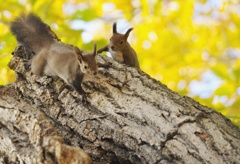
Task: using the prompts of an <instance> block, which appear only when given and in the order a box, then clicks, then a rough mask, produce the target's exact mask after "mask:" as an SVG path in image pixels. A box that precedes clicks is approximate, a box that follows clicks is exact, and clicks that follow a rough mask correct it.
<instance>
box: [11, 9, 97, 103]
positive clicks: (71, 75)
mask: <svg viewBox="0 0 240 164" xmlns="http://www.w3.org/2000/svg"><path fill="white" fill-rule="evenodd" d="M10 28H11V31H12V33H13V34H14V35H15V36H16V39H17V41H18V43H20V44H22V45H23V46H24V47H28V48H30V49H31V50H33V51H34V53H35V55H34V56H33V58H32V60H30V61H29V62H28V64H29V65H30V67H31V71H32V72H33V73H34V74H35V75H36V76H43V75H47V76H58V77H60V78H61V79H63V80H64V81H65V82H66V83H67V84H69V85H70V86H72V87H73V88H74V89H75V90H76V91H77V92H78V93H79V94H82V95H83V101H86V92H85V91H84V90H83V89H82V87H81V83H82V80H83V77H84V74H93V75H95V74H97V71H98V65H97V62H96V60H95V56H96V54H97V53H96V44H95V45H94V49H93V52H92V53H87V54H86V55H82V53H81V51H80V50H79V48H78V47H75V46H72V45H68V44H65V43H62V42H59V41H58V40H56V38H55V37H54V35H53V33H52V31H51V30H49V26H48V25H46V24H45V23H43V22H42V20H41V19H40V18H39V17H37V16H36V15H34V14H32V13H31V14H29V15H25V14H22V15H21V16H20V17H18V18H16V19H15V20H14V21H13V22H12V23H11V27H10Z"/></svg>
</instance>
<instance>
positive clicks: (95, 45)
mask: <svg viewBox="0 0 240 164" xmlns="http://www.w3.org/2000/svg"><path fill="white" fill-rule="evenodd" d="M92 54H93V56H96V55H97V44H96V42H94V47H93V52H92Z"/></svg>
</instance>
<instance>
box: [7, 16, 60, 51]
mask: <svg viewBox="0 0 240 164" xmlns="http://www.w3.org/2000/svg"><path fill="white" fill-rule="evenodd" d="M10 29H11V31H12V33H13V34H14V35H15V36H16V39H17V41H18V42H19V43H21V44H23V45H24V46H26V47H29V48H31V49H32V50H33V51H34V52H35V53H37V52H39V51H40V50H41V49H42V48H44V47H46V46H48V45H50V44H52V43H53V42H55V40H54V38H53V36H52V35H51V33H50V30H49V26H48V25H46V24H45V23H43V22H42V20H41V19H40V18H39V17H38V16H36V15H34V14H32V13H31V14H29V15H25V14H22V15H21V16H20V17H18V18H16V19H15V20H14V21H13V22H12V23H11V27H10Z"/></svg>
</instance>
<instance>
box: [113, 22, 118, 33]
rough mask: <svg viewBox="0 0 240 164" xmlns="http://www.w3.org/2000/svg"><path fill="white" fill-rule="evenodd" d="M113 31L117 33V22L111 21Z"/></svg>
mask: <svg viewBox="0 0 240 164" xmlns="http://www.w3.org/2000/svg"><path fill="white" fill-rule="evenodd" d="M113 33H114V34H115V33H117V23H116V22H114V23H113Z"/></svg>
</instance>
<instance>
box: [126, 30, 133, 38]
mask: <svg viewBox="0 0 240 164" xmlns="http://www.w3.org/2000/svg"><path fill="white" fill-rule="evenodd" d="M132 30H133V28H130V29H128V30H127V32H126V33H125V34H124V38H125V40H127V38H128V36H129V34H130V32H131V31H132Z"/></svg>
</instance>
